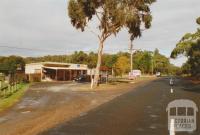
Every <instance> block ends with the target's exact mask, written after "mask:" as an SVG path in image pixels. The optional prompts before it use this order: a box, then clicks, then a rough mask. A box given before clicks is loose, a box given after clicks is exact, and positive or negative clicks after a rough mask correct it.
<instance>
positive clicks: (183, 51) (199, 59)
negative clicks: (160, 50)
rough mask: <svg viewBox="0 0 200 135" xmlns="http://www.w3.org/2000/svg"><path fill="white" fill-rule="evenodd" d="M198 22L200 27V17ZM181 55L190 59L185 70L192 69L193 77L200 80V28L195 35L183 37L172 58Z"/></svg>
mask: <svg viewBox="0 0 200 135" xmlns="http://www.w3.org/2000/svg"><path fill="white" fill-rule="evenodd" d="M196 22H197V24H199V25H200V17H199V18H197V20H196ZM180 55H184V56H186V57H187V58H188V61H187V64H185V65H187V66H185V67H184V69H188V70H189V69H190V73H191V75H192V76H196V77H198V78H200V28H198V29H197V31H196V32H195V33H187V34H185V35H184V36H183V37H182V39H181V40H180V41H179V42H178V44H177V45H176V47H175V48H174V50H173V51H172V53H171V58H177V57H178V56H180ZM188 64H189V65H188ZM186 67H187V68H186Z"/></svg>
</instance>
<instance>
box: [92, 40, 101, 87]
mask: <svg viewBox="0 0 200 135" xmlns="http://www.w3.org/2000/svg"><path fill="white" fill-rule="evenodd" d="M102 54H103V40H100V44H99V49H98V60H97V66H96V70H95V76H94V83H93V88H95V87H97V86H98V82H99V75H100V67H101V62H102Z"/></svg>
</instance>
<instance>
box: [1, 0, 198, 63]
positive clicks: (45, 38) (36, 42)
mask: <svg viewBox="0 0 200 135" xmlns="http://www.w3.org/2000/svg"><path fill="white" fill-rule="evenodd" d="M67 3H68V0H12V1H11V0H10V1H9V0H0V46H1V47H0V55H4V56H8V55H20V56H42V55H48V54H50V55H52V54H67V53H71V52H73V51H75V50H83V51H97V48H98V40H97V38H96V37H95V36H94V35H93V34H92V33H91V32H89V30H88V31H86V32H84V33H82V32H80V31H77V30H76V29H75V28H73V27H72V25H71V23H70V20H69V18H68V16H67ZM151 9H152V14H153V22H152V27H151V29H149V30H146V31H144V32H143V36H142V37H141V38H140V39H137V40H136V41H134V48H135V49H142V50H151V51H152V50H154V49H155V48H158V49H159V50H160V52H161V53H162V54H164V55H166V56H167V57H169V55H170V52H171V51H172V49H173V48H174V47H175V45H176V43H177V42H178V41H179V40H180V38H181V37H182V36H183V35H184V33H186V32H194V31H195V30H196V28H197V25H196V23H195V19H196V18H197V17H198V16H200V14H199V13H200V0H157V2H156V3H154V4H153V5H152V7H151ZM128 39H129V37H128V34H127V32H126V31H122V32H120V33H119V34H118V36H117V37H111V38H109V39H108V40H107V41H106V43H105V52H118V51H120V50H121V51H127V49H128V43H129V41H128ZM3 46H8V47H10V48H5V47H3ZM13 47H14V48H15V49H14V48H13ZM16 47H18V49H17V48H16ZM19 48H27V49H19ZM28 49H29V50H28ZM182 62H183V58H181V59H179V60H176V61H173V63H175V64H176V65H181V63H182Z"/></svg>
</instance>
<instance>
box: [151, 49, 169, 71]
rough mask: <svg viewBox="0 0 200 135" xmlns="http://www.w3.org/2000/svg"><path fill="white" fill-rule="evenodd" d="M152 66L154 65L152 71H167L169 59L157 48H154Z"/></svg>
mask: <svg viewBox="0 0 200 135" xmlns="http://www.w3.org/2000/svg"><path fill="white" fill-rule="evenodd" d="M153 67H154V73H155V72H161V73H165V74H167V73H168V72H169V68H170V62H169V59H168V58H167V57H166V56H164V55H162V54H160V52H159V50H158V49H155V51H154V56H153Z"/></svg>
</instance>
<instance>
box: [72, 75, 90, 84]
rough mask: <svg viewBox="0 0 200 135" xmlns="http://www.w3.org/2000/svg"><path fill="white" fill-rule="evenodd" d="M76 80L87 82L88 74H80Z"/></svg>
mask: <svg viewBox="0 0 200 135" xmlns="http://www.w3.org/2000/svg"><path fill="white" fill-rule="evenodd" d="M74 81H76V82H87V81H88V77H87V75H84V74H83V75H79V76H77V77H75V78H74Z"/></svg>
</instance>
